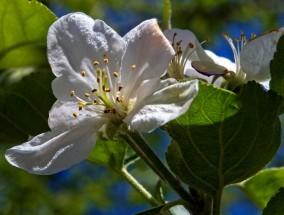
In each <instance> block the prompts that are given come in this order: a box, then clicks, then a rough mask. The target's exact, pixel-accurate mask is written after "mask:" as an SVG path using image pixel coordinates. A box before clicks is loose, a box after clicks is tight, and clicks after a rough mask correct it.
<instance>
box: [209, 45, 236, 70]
mask: <svg viewBox="0 0 284 215" xmlns="http://www.w3.org/2000/svg"><path fill="white" fill-rule="evenodd" d="M205 52H206V53H207V55H208V56H209V57H210V58H211V59H212V60H213V62H214V63H216V64H218V65H220V66H224V67H226V68H227V70H229V71H232V72H236V64H235V63H233V62H232V61H230V60H229V59H228V58H225V57H220V56H218V55H216V54H215V53H213V52H212V51H209V50H206V51H205Z"/></svg>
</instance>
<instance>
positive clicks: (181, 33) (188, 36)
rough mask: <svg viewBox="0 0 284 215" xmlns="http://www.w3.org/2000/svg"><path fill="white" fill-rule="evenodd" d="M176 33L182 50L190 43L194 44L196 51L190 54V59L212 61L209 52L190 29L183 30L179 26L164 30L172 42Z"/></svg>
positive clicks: (176, 40) (176, 38)
mask: <svg viewBox="0 0 284 215" xmlns="http://www.w3.org/2000/svg"><path fill="white" fill-rule="evenodd" d="M175 34H176V36H175V38H174V40H175V42H179V41H180V45H181V48H182V50H183V51H184V50H185V49H186V48H187V46H188V45H189V44H191V45H193V49H194V51H193V52H192V54H191V55H190V58H189V61H199V60H203V61H209V62H212V60H211V58H210V57H209V56H208V55H207V53H206V52H205V51H204V49H203V48H202V46H201V44H200V43H199V41H198V39H197V38H196V36H195V35H194V33H193V32H191V31H189V30H182V29H178V28H172V29H169V30H165V31H164V35H165V36H166V38H168V40H169V41H170V42H173V37H174V35H175Z"/></svg>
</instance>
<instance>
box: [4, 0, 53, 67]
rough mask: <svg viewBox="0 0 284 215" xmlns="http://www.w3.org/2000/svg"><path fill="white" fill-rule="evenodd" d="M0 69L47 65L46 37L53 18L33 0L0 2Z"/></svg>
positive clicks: (45, 8)
mask: <svg viewBox="0 0 284 215" xmlns="http://www.w3.org/2000/svg"><path fill="white" fill-rule="evenodd" d="M0 14H1V16H0V23H1V25H0V69H1V68H10V67H23V66H31V65H47V57H46V36H47V31H48V28H49V26H50V25H51V24H52V23H53V22H54V21H55V20H56V16H55V15H54V14H53V13H52V12H51V11H50V10H49V9H48V8H47V7H46V6H44V5H42V4H41V3H39V2H37V1H35V0H31V1H28V0H17V1H11V0H0Z"/></svg>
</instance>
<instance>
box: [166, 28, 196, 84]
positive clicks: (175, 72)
mask: <svg viewBox="0 0 284 215" xmlns="http://www.w3.org/2000/svg"><path fill="white" fill-rule="evenodd" d="M176 36H177V33H174V35H173V39H172V47H173V48H174V50H175V52H176V53H175V56H174V57H173V59H172V60H171V62H170V65H169V67H168V74H169V76H170V77H171V78H175V79H177V80H180V79H184V72H185V71H184V70H185V65H186V62H187V60H188V59H189V57H190V56H191V55H192V53H193V52H194V51H195V47H194V45H193V44H192V43H188V44H187V46H186V48H185V49H184V50H183V49H182V47H181V43H182V40H180V41H177V42H176V41H175V39H176Z"/></svg>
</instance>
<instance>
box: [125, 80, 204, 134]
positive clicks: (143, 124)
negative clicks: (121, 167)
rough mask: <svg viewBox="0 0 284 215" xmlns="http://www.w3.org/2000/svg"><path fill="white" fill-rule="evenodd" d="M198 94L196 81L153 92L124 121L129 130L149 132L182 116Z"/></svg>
mask: <svg viewBox="0 0 284 215" xmlns="http://www.w3.org/2000/svg"><path fill="white" fill-rule="evenodd" d="M197 92H198V81H189V82H183V83H176V84H173V85H170V86H168V87H165V88H164V89H162V90H160V91H157V92H155V93H154V94H153V95H152V96H149V97H148V98H146V99H145V101H144V106H141V107H136V108H135V109H134V110H133V111H132V112H131V113H130V114H129V115H128V116H127V117H126V118H125V119H124V121H125V122H126V123H127V125H128V127H129V129H131V130H137V131H139V132H150V131H152V130H154V129H155V128H157V127H160V126H162V125H164V124H165V123H167V122H169V121H171V120H173V119H175V118H177V117H179V116H181V115H182V114H184V113H185V112H186V111H187V110H188V108H189V106H190V105H191V103H192V101H193V99H194V98H195V96H196V95H197Z"/></svg>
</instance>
